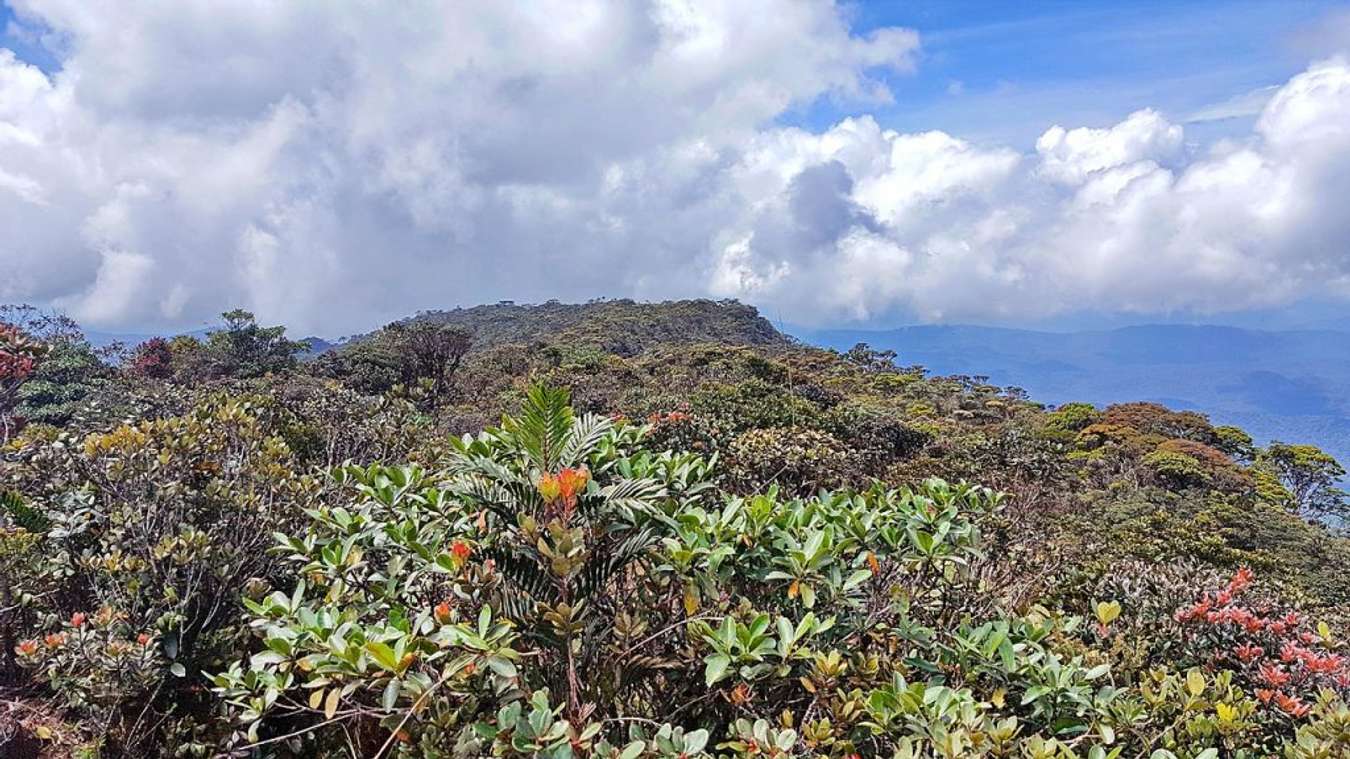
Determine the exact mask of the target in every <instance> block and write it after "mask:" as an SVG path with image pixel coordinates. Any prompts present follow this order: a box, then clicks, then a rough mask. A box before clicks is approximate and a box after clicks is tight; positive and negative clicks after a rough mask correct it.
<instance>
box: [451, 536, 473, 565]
mask: <svg viewBox="0 0 1350 759" xmlns="http://www.w3.org/2000/svg"><path fill="white" fill-rule="evenodd" d="M450 553H452V554H454V557H455V558H456V559H458V560H460V561H464V560H465V559H467V558H469V556H470V554H472V553H473V547H472V546H470V545H469V544H468V543H465V542H464V541H462V540H456V541H455V542H453V543H451V544H450Z"/></svg>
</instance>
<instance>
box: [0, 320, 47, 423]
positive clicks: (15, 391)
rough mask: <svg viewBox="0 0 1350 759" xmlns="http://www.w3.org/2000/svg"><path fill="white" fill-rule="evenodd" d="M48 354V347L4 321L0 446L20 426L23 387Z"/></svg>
mask: <svg viewBox="0 0 1350 759" xmlns="http://www.w3.org/2000/svg"><path fill="white" fill-rule="evenodd" d="M45 355H47V346H45V345H43V344H42V343H40V342H38V341H36V340H34V339H32V338H31V337H29V336H28V335H27V334H25V333H24V332H23V330H20V329H19V328H18V327H17V326H15V325H13V324H6V323H4V322H0V443H3V442H5V441H8V440H9V436H10V434H11V433H12V432H13V431H14V430H15V429H16V428H17V427H18V424H19V421H20V420H19V417H18V413H17V405H18V402H19V388H20V387H21V386H22V385H23V383H24V382H25V381H27V380H28V378H29V377H30V376H32V374H33V371H34V369H36V368H37V366H38V364H39V362H41V360H42V358H43V357H44V356H45Z"/></svg>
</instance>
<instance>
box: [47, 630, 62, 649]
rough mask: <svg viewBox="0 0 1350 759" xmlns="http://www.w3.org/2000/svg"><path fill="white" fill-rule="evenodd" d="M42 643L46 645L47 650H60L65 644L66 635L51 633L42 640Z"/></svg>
mask: <svg viewBox="0 0 1350 759" xmlns="http://www.w3.org/2000/svg"><path fill="white" fill-rule="evenodd" d="M42 642H43V643H46V644H47V648H60V647H61V646H63V645H65V643H66V635H65V633H51V634H50V635H48V636H47V637H45V638H43V639H42Z"/></svg>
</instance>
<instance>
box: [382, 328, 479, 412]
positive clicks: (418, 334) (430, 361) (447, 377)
mask: <svg viewBox="0 0 1350 759" xmlns="http://www.w3.org/2000/svg"><path fill="white" fill-rule="evenodd" d="M380 338H381V340H382V341H384V342H385V343H386V344H387V345H389V346H390V348H392V349H393V351H394V353H395V355H396V356H397V357H398V367H399V372H400V376H401V379H402V382H403V384H404V385H405V386H407V387H409V388H412V387H414V386H416V385H417V384H419V383H421V382H423V381H426V382H427V384H428V387H427V390H428V391H429V394H430V405H431V406H432V407H435V406H437V405H439V404H440V403H441V401H442V399H444V397H445V396H446V394H447V392H448V390H449V389H450V383H451V381H452V380H453V379H454V376H455V372H456V371H458V370H459V365H460V363H461V362H462V361H463V360H464V355H465V354H466V353H468V352H469V348H470V347H471V346H472V345H473V338H472V337H471V336H470V335H469V333H468V332H465V331H464V330H462V329H460V328H458V327H452V326H450V325H448V324H437V323H435V322H431V321H427V320H424V319H423V320H415V321H411V322H395V323H394V324H390V325H389V326H387V327H385V328H384V333H383V334H382V335H381V336H380Z"/></svg>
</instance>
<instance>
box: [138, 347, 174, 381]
mask: <svg viewBox="0 0 1350 759" xmlns="http://www.w3.org/2000/svg"><path fill="white" fill-rule="evenodd" d="M129 369H130V371H131V373H132V374H135V375H137V376H140V377H150V378H152V379H168V378H169V377H172V376H173V349H172V348H170V347H169V341H168V340H165V339H164V338H162V337H152V338H150V339H149V340H146V341H145V342H143V343H141V344H140V345H138V346H136V352H135V354H133V355H132V358H131V365H130V367H129Z"/></svg>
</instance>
